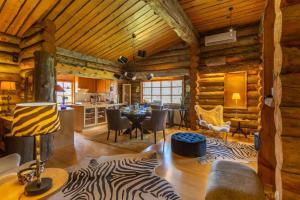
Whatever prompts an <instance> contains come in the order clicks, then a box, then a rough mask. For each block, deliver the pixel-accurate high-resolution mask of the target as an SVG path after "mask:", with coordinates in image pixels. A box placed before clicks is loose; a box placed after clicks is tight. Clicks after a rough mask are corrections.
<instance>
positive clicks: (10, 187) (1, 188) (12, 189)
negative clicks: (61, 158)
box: [0, 168, 69, 200]
mask: <svg viewBox="0 0 300 200" xmlns="http://www.w3.org/2000/svg"><path fill="white" fill-rule="evenodd" d="M68 176H69V175H68V172H67V171H66V170H64V169H60V168H46V169H45V171H44V172H43V173H42V177H49V178H51V179H52V184H53V185H52V188H51V189H50V190H48V191H47V192H45V193H43V194H40V195H35V196H26V195H25V194H24V188H25V185H20V184H19V182H18V177H17V174H10V175H7V176H4V177H1V178H0V194H1V195H3V196H2V197H5V198H4V199H6V200H16V199H20V200H24V199H25V200H26V199H28V200H31V199H42V198H45V197H47V196H50V195H52V194H54V193H55V192H57V191H58V190H59V189H60V188H61V187H62V186H63V185H64V184H65V183H66V182H67V180H68ZM1 179H2V180H1Z"/></svg>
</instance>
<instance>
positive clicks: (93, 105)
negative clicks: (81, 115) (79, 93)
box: [72, 102, 125, 108]
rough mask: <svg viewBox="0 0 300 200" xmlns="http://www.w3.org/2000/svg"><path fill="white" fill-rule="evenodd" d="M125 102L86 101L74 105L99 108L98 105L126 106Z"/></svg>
mask: <svg viewBox="0 0 300 200" xmlns="http://www.w3.org/2000/svg"><path fill="white" fill-rule="evenodd" d="M124 105H125V104H124V103H96V104H92V103H89V102H84V103H80V104H74V105H72V107H76V106H82V107H91V108H97V107H103V108H104V107H105V108H107V107H113V106H124Z"/></svg>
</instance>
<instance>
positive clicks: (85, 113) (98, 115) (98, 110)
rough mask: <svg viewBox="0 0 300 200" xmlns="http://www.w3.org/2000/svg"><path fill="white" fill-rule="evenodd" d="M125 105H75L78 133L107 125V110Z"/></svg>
mask: <svg viewBox="0 0 300 200" xmlns="http://www.w3.org/2000/svg"><path fill="white" fill-rule="evenodd" d="M122 105H125V104H123V103H116V104H109V103H98V104H91V103H81V104H75V105H73V106H72V107H73V108H74V110H75V116H74V117H75V124H74V128H75V131H77V132H82V130H83V129H85V128H89V127H94V126H100V125H104V124H106V123H107V121H106V109H108V108H110V107H114V106H122Z"/></svg>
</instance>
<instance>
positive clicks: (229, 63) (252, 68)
mask: <svg viewBox="0 0 300 200" xmlns="http://www.w3.org/2000/svg"><path fill="white" fill-rule="evenodd" d="M223 31H224V30H219V31H216V32H214V33H217V32H223ZM207 34H213V33H207ZM207 34H204V35H207ZM204 35H203V36H204ZM250 55H251V56H250ZM220 57H223V60H225V61H226V64H223V65H220V66H214V65H212V66H210V64H209V66H207V65H206V64H207V63H214V60H218V59H219V58H220ZM261 68H262V66H261V44H260V38H259V25H258V24H252V25H248V26H245V27H241V28H237V42H234V43H228V44H220V45H214V46H205V45H204V41H203V37H202V42H201V45H200V67H199V68H198V77H197V89H198V90H197V92H196V104H199V105H200V106H202V107H204V108H208V109H209V108H213V107H215V106H216V105H224V76H225V73H227V72H237V71H246V72H247V75H248V77H247V108H245V109H238V110H237V113H238V114H237V116H238V117H240V118H243V119H247V120H249V121H247V122H242V123H241V126H242V128H247V131H248V132H250V133H253V132H256V131H258V130H260V128H261V119H260V111H261V105H262V87H261ZM191 83H192V81H191ZM235 112H236V110H235V109H228V108H224V120H226V121H227V120H229V121H230V118H233V117H235ZM236 127H237V124H235V123H233V124H232V128H233V129H232V130H233V131H234V129H235V128H236Z"/></svg>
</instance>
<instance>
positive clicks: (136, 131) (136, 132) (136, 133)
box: [135, 128, 138, 138]
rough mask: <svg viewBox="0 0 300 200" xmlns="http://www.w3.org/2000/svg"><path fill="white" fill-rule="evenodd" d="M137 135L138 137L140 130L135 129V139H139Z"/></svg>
mask: <svg viewBox="0 0 300 200" xmlns="http://www.w3.org/2000/svg"><path fill="white" fill-rule="evenodd" d="M137 135H138V129H137V128H135V138H137Z"/></svg>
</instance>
